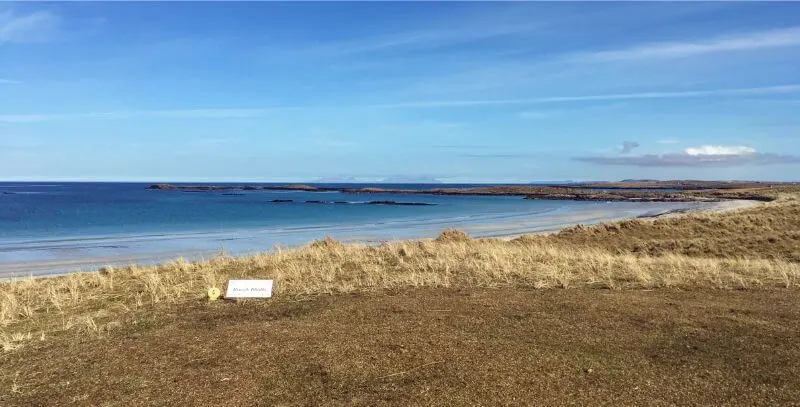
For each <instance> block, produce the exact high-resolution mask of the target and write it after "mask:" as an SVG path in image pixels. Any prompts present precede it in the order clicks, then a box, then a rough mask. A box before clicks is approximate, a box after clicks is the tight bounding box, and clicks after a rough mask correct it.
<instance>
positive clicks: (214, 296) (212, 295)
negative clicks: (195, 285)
mask: <svg viewBox="0 0 800 407" xmlns="http://www.w3.org/2000/svg"><path fill="white" fill-rule="evenodd" d="M206 294H208V300H209V301H216V300H218V299H219V296H220V294H222V293H221V292H220V291H219V288H217V287H210V288H209V289H208V291H206Z"/></svg>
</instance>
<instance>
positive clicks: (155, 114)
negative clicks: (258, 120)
mask: <svg viewBox="0 0 800 407" xmlns="http://www.w3.org/2000/svg"><path fill="white" fill-rule="evenodd" d="M280 109H290V108H289V107H284V108H281V107H275V108H260V109H237V108H230V109H167V110H136V111H120V112H90V113H53V114H0V122H6V123H36V122H49V121H59V120H75V119H95V120H125V119H133V118H161V119H186V120H191V119H246V118H254V117H263V116H266V115H267V114H269V113H272V112H275V111H276V110H280Z"/></svg>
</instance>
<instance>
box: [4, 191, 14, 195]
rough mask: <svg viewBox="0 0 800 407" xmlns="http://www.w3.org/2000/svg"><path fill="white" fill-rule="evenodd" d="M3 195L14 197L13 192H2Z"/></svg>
mask: <svg viewBox="0 0 800 407" xmlns="http://www.w3.org/2000/svg"><path fill="white" fill-rule="evenodd" d="M3 195H16V194H15V193H13V192H8V191H3Z"/></svg>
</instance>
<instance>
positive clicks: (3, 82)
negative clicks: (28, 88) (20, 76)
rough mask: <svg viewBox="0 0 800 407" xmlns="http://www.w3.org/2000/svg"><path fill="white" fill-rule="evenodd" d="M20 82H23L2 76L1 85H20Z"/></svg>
mask: <svg viewBox="0 0 800 407" xmlns="http://www.w3.org/2000/svg"><path fill="white" fill-rule="evenodd" d="M20 84H22V82H20V81H15V80H11V79H2V78H0V85H20Z"/></svg>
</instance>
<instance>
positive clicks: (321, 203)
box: [306, 201, 328, 204]
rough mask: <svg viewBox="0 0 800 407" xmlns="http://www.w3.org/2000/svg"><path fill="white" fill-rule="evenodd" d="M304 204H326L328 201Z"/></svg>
mask: <svg viewBox="0 0 800 407" xmlns="http://www.w3.org/2000/svg"><path fill="white" fill-rule="evenodd" d="M306 203H310V204H326V203H328V201H306Z"/></svg>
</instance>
